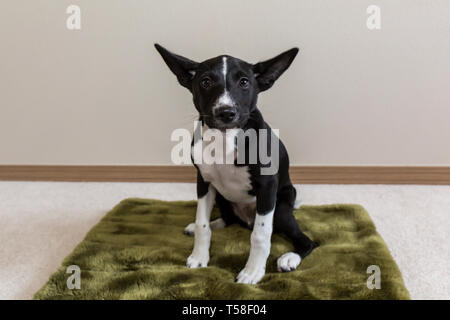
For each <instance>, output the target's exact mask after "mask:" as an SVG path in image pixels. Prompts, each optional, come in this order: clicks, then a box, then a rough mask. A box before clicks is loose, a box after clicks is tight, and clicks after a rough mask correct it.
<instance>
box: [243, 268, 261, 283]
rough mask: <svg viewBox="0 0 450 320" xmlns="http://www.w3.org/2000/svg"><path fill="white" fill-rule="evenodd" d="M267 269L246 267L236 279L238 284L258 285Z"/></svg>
mask: <svg viewBox="0 0 450 320" xmlns="http://www.w3.org/2000/svg"><path fill="white" fill-rule="evenodd" d="M265 273H266V269H265V268H264V267H253V268H252V267H245V268H244V269H242V271H241V272H240V273H239V274H238V276H237V277H236V282H237V283H247V284H257V283H258V282H259V281H260V280H261V279H262V277H264V274H265Z"/></svg>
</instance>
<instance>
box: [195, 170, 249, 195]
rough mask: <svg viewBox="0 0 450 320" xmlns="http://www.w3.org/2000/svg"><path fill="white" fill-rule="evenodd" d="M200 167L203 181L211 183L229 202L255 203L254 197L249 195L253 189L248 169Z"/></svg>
mask: <svg viewBox="0 0 450 320" xmlns="http://www.w3.org/2000/svg"><path fill="white" fill-rule="evenodd" d="M198 167H199V169H200V173H201V175H202V177H203V179H204V180H205V181H207V182H210V183H211V184H212V185H213V186H214V188H216V190H217V191H218V192H219V193H220V194H221V195H222V196H223V197H224V198H225V199H227V200H228V201H231V202H236V203H248V202H252V201H254V197H253V196H251V195H249V194H248V191H249V190H251V188H252V186H251V182H250V173H249V172H248V167H237V166H235V165H234V164H210V165H208V164H200V165H198Z"/></svg>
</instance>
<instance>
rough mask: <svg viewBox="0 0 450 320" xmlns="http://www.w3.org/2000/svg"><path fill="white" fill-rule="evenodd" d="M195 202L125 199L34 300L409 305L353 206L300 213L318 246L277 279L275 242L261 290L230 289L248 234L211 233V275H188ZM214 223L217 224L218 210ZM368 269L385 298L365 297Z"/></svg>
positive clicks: (396, 274)
mask: <svg viewBox="0 0 450 320" xmlns="http://www.w3.org/2000/svg"><path fill="white" fill-rule="evenodd" d="M195 208H196V202H195V201H189V202H181V201H179V202H164V201H158V200H145V199H126V200H124V201H122V202H121V203H120V204H118V205H117V206H116V207H115V208H114V209H113V210H111V211H110V212H109V213H108V214H107V215H106V216H105V217H104V218H103V219H102V220H101V221H100V222H99V223H98V224H97V225H96V226H95V227H94V228H93V229H92V230H91V231H90V232H89V233H88V234H87V236H86V238H85V239H84V241H83V242H81V243H80V244H79V245H78V246H77V247H76V248H75V250H74V251H73V252H72V253H71V254H70V255H69V256H68V257H67V258H66V259H65V260H64V261H63V264H62V266H61V267H60V268H59V269H58V270H57V271H56V272H55V273H54V274H53V275H52V276H51V277H50V279H49V281H48V282H47V284H45V286H44V287H43V288H42V289H40V290H39V291H38V292H37V293H36V294H35V296H34V298H35V299H409V293H408V291H407V290H406V288H405V286H404V284H403V280H402V276H401V273H400V271H399V269H398V267H397V265H396V264H395V262H394V260H393V258H392V256H391V254H390V253H389V249H388V248H387V246H386V244H385V243H384V241H383V239H382V238H381V237H380V235H379V234H378V233H377V232H376V230H375V226H374V224H373V222H372V221H371V219H370V217H369V215H368V214H367V212H366V211H365V210H364V208H362V207H361V206H358V205H327V206H303V207H302V208H300V209H299V210H296V211H295V216H296V218H297V220H298V222H299V223H300V226H301V228H302V229H303V230H304V231H305V233H306V234H307V235H308V236H310V237H311V238H312V239H313V240H315V241H318V242H319V243H320V247H318V248H317V249H315V250H314V251H313V252H312V253H311V254H310V255H309V256H308V257H306V258H305V259H304V260H303V261H302V262H301V264H300V266H299V267H298V269H297V270H296V271H293V272H289V273H278V272H277V270H276V259H277V258H278V257H279V256H281V255H282V254H283V253H286V252H288V251H291V250H292V246H291V244H290V243H289V242H287V241H286V240H285V239H284V238H282V237H281V236H280V235H277V234H274V235H273V236H272V248H271V253H270V256H269V259H268V262H267V270H266V275H265V276H264V278H263V279H262V280H261V282H260V283H259V284H258V285H247V284H236V283H235V282H234V279H235V277H236V275H237V274H238V273H239V271H240V270H241V269H242V268H243V267H244V265H245V263H246V260H247V257H248V254H249V249H250V230H247V229H245V228H242V227H240V226H238V225H232V226H229V227H227V228H225V229H220V230H214V231H213V232H212V242H211V249H210V255H211V260H210V262H209V266H208V267H207V268H199V269H188V268H187V267H186V266H185V264H186V259H187V257H188V256H189V254H190V253H191V250H192V246H193V242H194V239H193V237H189V236H187V235H184V234H183V229H184V227H185V226H186V225H187V224H189V223H190V222H193V221H194V216H195V211H196V210H195ZM213 216H218V211H217V209H215V210H214V213H213ZM69 265H77V266H79V267H80V269H81V288H80V289H79V290H77V289H73V290H69V289H68V288H67V279H68V277H70V276H71V274H68V273H66V271H67V266H69ZM370 265H377V266H379V267H380V270H381V289H372V290H371V289H369V288H368V287H367V279H368V278H369V276H370V275H371V274H368V273H367V268H368V267H369V266H370Z"/></svg>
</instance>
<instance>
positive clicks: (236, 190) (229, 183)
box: [193, 130, 255, 203]
mask: <svg viewBox="0 0 450 320" xmlns="http://www.w3.org/2000/svg"><path fill="white" fill-rule="evenodd" d="M236 134H237V131H236V130H231V131H228V132H227V133H221V134H220V135H219V136H218V137H217V138H218V139H219V140H220V141H221V142H222V144H219V146H217V145H214V144H212V142H211V141H205V140H200V141H198V142H197V143H196V144H195V145H194V148H193V152H195V148H196V146H197V144H202V149H203V159H202V160H204V161H202V163H197V166H198V168H199V170H200V173H201V175H202V177H203V179H204V180H205V181H206V182H209V183H211V184H212V185H213V186H214V188H215V189H216V190H217V191H218V192H219V193H220V194H221V195H222V196H223V197H224V198H225V199H227V200H228V201H230V202H235V203H250V202H254V201H255V197H254V196H251V195H249V194H248V191H250V190H251V188H252V186H251V181H250V173H249V172H248V167H246V166H239V167H238V166H235V165H234V160H235V159H236V156H237V155H236V147H235V142H234V141H235V137H236ZM216 142H217V141H216ZM211 159H213V161H211ZM205 160H206V161H205Z"/></svg>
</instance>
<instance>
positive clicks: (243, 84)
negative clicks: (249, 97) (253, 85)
mask: <svg viewBox="0 0 450 320" xmlns="http://www.w3.org/2000/svg"><path fill="white" fill-rule="evenodd" d="M248 84H249V80H248V79H247V78H245V77H244V78H241V79H240V80H239V86H240V87H241V88H247V87H248Z"/></svg>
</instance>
